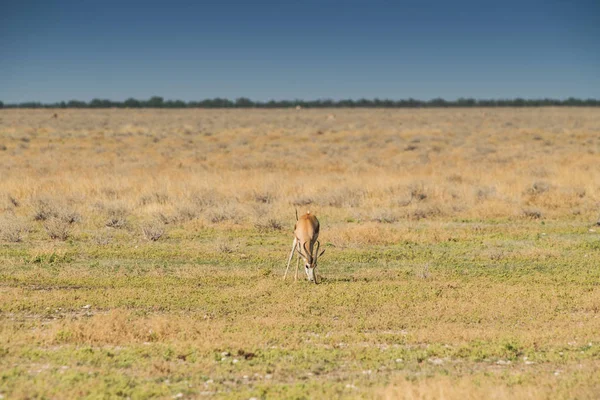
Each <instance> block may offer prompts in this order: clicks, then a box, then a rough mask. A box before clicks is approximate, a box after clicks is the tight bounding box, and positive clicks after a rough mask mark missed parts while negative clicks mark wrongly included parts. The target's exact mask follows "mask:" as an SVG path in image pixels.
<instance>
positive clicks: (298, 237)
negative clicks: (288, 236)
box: [283, 210, 325, 283]
mask: <svg viewBox="0 0 600 400" xmlns="http://www.w3.org/2000/svg"><path fill="white" fill-rule="evenodd" d="M318 238H319V220H318V219H317V217H315V216H314V215H313V214H311V213H310V211H308V212H307V213H306V214H304V215H302V216H301V217H300V218H298V211H297V210H296V226H295V228H294V242H293V243H292V251H291V252H290V256H289V258H288V262H287V267H286V269H285V275H283V279H284V280H285V278H286V277H287V273H288V270H289V269H290V262H291V261H292V257H293V256H294V251H297V252H298V259H297V261H296V276H295V278H294V280H298V267H299V265H300V257H302V259H303V260H304V271H305V272H306V277H307V278H308V280H309V281H311V282H314V283H319V282H318V279H317V272H316V268H317V259H318V258H319V257H321V256H322V255H323V253H325V250H323V251H322V252H321V254H319V247H320V246H321V243H320V242H319V241H318V240H317V239H318ZM315 243H316V245H317V248H316V250H315V251H314V252H313V250H314V248H315Z"/></svg>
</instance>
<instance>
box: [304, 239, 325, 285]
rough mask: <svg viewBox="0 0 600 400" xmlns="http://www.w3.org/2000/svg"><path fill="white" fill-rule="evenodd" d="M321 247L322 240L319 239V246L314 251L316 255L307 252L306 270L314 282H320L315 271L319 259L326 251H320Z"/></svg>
mask: <svg viewBox="0 0 600 400" xmlns="http://www.w3.org/2000/svg"><path fill="white" fill-rule="evenodd" d="M319 247H321V242H319V241H318V240H317V248H316V250H315V252H314V255H313V254H311V253H310V252H308V251H307V252H306V254H307V255H308V257H307V258H306V260H305V261H306V262H305V264H304V272H306V276H307V278H308V280H309V281H310V282H314V283H319V282H318V281H317V274H316V272H315V270H316V269H317V260H318V259H319V257H321V256H322V255H323V253H325V249H323V251H322V252H321V253H319Z"/></svg>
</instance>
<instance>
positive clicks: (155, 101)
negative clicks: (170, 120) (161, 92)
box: [146, 96, 164, 108]
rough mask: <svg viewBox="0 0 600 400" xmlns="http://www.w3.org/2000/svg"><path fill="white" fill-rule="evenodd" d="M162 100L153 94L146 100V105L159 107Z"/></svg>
mask: <svg viewBox="0 0 600 400" xmlns="http://www.w3.org/2000/svg"><path fill="white" fill-rule="evenodd" d="M163 102H164V100H163V98H162V97H160V96H153V97H151V98H150V100H148V101H147V102H146V107H153V108H161V107H163V106H164V104H163Z"/></svg>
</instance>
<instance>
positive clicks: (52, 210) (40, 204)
mask: <svg viewBox="0 0 600 400" xmlns="http://www.w3.org/2000/svg"><path fill="white" fill-rule="evenodd" d="M33 219H34V220H35V221H47V220H50V219H60V220H62V221H63V222H65V223H67V224H74V223H76V222H79V221H81V215H80V214H79V213H78V212H77V211H75V210H73V209H71V208H69V207H68V206H66V205H65V204H64V203H62V202H61V201H57V200H54V199H51V198H44V197H43V198H38V199H37V200H35V201H34V214H33Z"/></svg>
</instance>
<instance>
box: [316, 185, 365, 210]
mask: <svg viewBox="0 0 600 400" xmlns="http://www.w3.org/2000/svg"><path fill="white" fill-rule="evenodd" d="M364 195H365V192H364V190H363V189H358V188H357V189H351V188H348V187H344V186H342V187H338V188H334V189H328V190H324V191H322V192H321V193H320V194H319V195H317V197H316V203H317V204H319V205H321V206H329V207H335V208H340V207H358V206H360V203H361V201H362V199H363V198H364Z"/></svg>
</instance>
